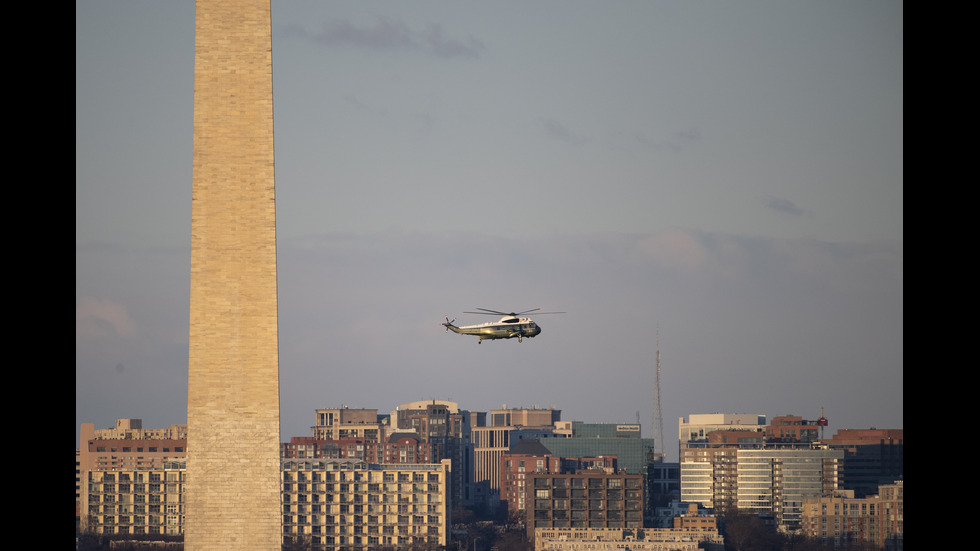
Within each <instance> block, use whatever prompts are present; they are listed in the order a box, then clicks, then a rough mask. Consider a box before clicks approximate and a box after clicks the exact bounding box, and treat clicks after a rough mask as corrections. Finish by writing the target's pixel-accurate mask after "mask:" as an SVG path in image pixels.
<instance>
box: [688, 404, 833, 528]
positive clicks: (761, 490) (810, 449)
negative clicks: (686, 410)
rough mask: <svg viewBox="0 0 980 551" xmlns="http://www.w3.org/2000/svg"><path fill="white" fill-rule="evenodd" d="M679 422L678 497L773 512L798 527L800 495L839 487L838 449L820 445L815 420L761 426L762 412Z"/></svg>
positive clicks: (792, 419) (791, 419)
mask: <svg viewBox="0 0 980 551" xmlns="http://www.w3.org/2000/svg"><path fill="white" fill-rule="evenodd" d="M691 418H692V422H691V423H689V424H687V425H685V424H683V423H682V429H686V431H685V432H684V433H682V438H681V440H682V442H681V447H680V474H681V487H680V494H681V501H684V502H690V503H698V504H701V505H702V506H704V507H710V508H713V509H715V510H716V511H717V512H719V513H724V512H727V511H732V510H736V509H737V510H741V511H750V512H756V513H767V514H772V515H773V516H774V517H775V518H776V519H777V522H778V523H779V524H780V525H781V526H783V527H785V528H789V529H795V528H797V527H798V526H799V523H800V519H801V515H802V503H803V499H804V498H807V497H812V496H820V495H824V494H826V493H830V492H832V491H833V490H836V489H839V488H840V487H841V481H842V476H843V475H842V473H843V457H844V452H843V451H840V450H831V449H829V447H828V446H826V445H823V444H821V443H820V442H819V441H818V439H817V435H818V433H819V427H820V424H819V422H814V421H806V420H804V419H802V418H800V417H795V416H781V417H776V418H774V419H773V424H772V425H771V426H765V425H759V424H756V422H759V421H762V420H763V418H762V416H748V417H745V418H739V417H737V416H726V415H722V414H712V415H709V416H703V417H699V416H694V415H692V416H691Z"/></svg>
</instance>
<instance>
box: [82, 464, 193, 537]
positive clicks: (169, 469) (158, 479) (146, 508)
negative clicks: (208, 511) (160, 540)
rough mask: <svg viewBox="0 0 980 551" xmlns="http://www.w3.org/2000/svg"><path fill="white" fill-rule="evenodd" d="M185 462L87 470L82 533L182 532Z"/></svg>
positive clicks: (174, 533) (84, 483) (134, 533)
mask: <svg viewBox="0 0 980 551" xmlns="http://www.w3.org/2000/svg"><path fill="white" fill-rule="evenodd" d="M185 466H186V465H185V462H184V461H168V462H166V463H165V464H164V465H161V466H160V467H159V468H140V469H132V468H129V469H112V470H89V471H87V472H85V473H84V475H83V482H82V492H81V494H82V504H81V509H82V511H83V516H82V526H81V528H82V529H83V530H88V531H91V532H94V533H97V534H130V535H142V534H150V535H156V534H165V535H182V534H183V533H184V481H185Z"/></svg>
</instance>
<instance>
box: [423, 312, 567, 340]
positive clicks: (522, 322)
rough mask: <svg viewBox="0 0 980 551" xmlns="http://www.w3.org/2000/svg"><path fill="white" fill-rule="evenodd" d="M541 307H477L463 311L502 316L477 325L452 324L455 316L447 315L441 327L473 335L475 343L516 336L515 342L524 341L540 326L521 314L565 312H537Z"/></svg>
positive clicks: (536, 331) (539, 328) (537, 330)
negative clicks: (508, 309) (511, 309)
mask: <svg viewBox="0 0 980 551" xmlns="http://www.w3.org/2000/svg"><path fill="white" fill-rule="evenodd" d="M540 309H541V308H532V309H531V310H524V311H523V312H510V313H507V312H498V311H496V310H488V309H486V308H477V310H480V311H479V312H463V313H464V314H481V315H486V316H502V317H501V318H500V319H499V320H498V321H491V322H487V323H481V324H479V325H462V326H460V325H453V322H454V321H456V318H453V319H452V321H450V320H449V316H446V323H443V324H442V325H443V327H445V328H446V332H447V333H448V332H450V331H452V332H453V333H459V334H460V335H475V336H476V337H477V338H478V339H480V340H478V341H477V344H480V343H482V342H483V341H484V340H486V339H490V340H494V339H513V338H514V337H517V342H524V338H525V337H527V338H529V339H530V338H531V337H535V336H537V335H539V334H541V327H540V326H538V324H536V323H534V321H532V320H531V318H522V317H520V316H521V315H523V314H529V313H531V312H537V313H538V314H564V313H565V312H538V310H540Z"/></svg>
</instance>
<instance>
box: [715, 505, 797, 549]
mask: <svg viewBox="0 0 980 551" xmlns="http://www.w3.org/2000/svg"><path fill="white" fill-rule="evenodd" d="M724 531H725V548H726V549H730V550H732V551H782V549H783V544H784V539H785V538H784V537H783V536H782V535H781V534H779V533H778V532H776V530H774V529H773V528H771V527H769V526H766V524H765V523H764V522H763V521H762V519H761V518H759V516H758V515H753V514H749V513H741V512H738V511H731V512H729V513H728V514H726V515H725V518H724Z"/></svg>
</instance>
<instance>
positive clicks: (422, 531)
mask: <svg viewBox="0 0 980 551" xmlns="http://www.w3.org/2000/svg"><path fill="white" fill-rule="evenodd" d="M449 470H450V462H449V461H448V460H444V461H443V462H442V463H440V464H438V465H409V464H401V465H372V464H368V463H366V462H363V461H351V460H319V461H286V462H284V463H283V468H282V519H283V526H282V530H283V542H284V543H286V544H291V543H296V544H304V545H306V544H309V545H310V546H311V548H312V549H317V550H326V551H339V550H341V549H343V550H345V551H358V550H366V549H368V548H377V547H402V546H412V545H418V546H422V545H426V546H445V545H446V544H447V543H448V542H449V537H450V531H451V522H450V520H451V519H450V514H449V513H450V510H451V509H452V504H451V502H450V498H449V495H450V494H449Z"/></svg>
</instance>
